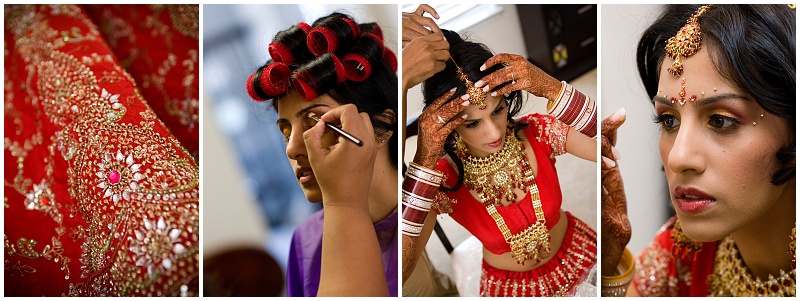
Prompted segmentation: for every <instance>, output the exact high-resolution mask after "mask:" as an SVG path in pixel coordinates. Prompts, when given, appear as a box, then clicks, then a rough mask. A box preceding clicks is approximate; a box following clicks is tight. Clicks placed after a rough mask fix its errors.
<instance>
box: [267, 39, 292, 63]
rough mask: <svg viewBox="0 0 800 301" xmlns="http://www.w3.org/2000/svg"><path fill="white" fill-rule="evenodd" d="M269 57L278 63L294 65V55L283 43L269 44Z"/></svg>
mask: <svg viewBox="0 0 800 301" xmlns="http://www.w3.org/2000/svg"><path fill="white" fill-rule="evenodd" d="M268 49H269V55H270V56H271V57H272V60H274V61H275V62H278V63H284V64H287V65H288V64H291V63H294V55H292V52H291V51H290V50H289V48H288V47H286V45H284V44H283V43H281V42H272V43H269V48H268Z"/></svg>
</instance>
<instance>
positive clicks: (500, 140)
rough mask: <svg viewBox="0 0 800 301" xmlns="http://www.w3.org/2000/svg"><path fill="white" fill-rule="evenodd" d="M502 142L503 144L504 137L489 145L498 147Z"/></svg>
mask: <svg viewBox="0 0 800 301" xmlns="http://www.w3.org/2000/svg"><path fill="white" fill-rule="evenodd" d="M501 144H503V138H500V139H497V141H494V142H491V143H489V144H487V145H488V146H490V147H498V146H500V145H501Z"/></svg>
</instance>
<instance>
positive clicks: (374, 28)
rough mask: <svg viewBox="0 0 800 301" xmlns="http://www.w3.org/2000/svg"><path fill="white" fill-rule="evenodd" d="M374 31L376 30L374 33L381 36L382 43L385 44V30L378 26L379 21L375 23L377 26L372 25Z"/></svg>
mask: <svg viewBox="0 0 800 301" xmlns="http://www.w3.org/2000/svg"><path fill="white" fill-rule="evenodd" d="M372 31H374V34H375V35H376V36H378V37H379V38H381V44H383V30H381V27H380V26H378V23H375V26H374V27H372Z"/></svg>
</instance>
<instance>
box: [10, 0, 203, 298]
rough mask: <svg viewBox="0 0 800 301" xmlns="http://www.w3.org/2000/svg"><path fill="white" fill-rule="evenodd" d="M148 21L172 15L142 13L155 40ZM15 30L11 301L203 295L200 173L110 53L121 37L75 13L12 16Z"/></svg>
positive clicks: (58, 10) (13, 12)
mask: <svg viewBox="0 0 800 301" xmlns="http://www.w3.org/2000/svg"><path fill="white" fill-rule="evenodd" d="M127 7H129V8H131V9H134V7H132V6H127ZM195 7H196V6H195ZM143 8H147V9H150V10H151V14H154V15H157V13H158V12H159V11H160V12H161V13H163V14H167V13H169V12H171V10H170V9H167V8H164V7H163V6H142V7H138V6H137V7H135V10H136V11H138V12H139V13H141V14H142V15H140V16H142V17H143V19H142V20H140V21H141V23H145V24H152V26H156V25H155V24H156V23H157V22H156V23H150V22H149V21H148V20H149V19H148V18H147V17H145V14H146V13H145V10H143ZM187 17H190V16H187ZM113 20H115V19H112V21H109V22H111V23H113V22H114V21H113ZM195 20H196V16H195ZM4 22H5V27H4V39H5V43H4V63H5V70H4V71H5V77H4V83H5V85H4V95H5V97H4V108H5V110H4V126H5V130H4V135H5V139H4V151H3V156H4V160H5V174H4V179H5V181H4V199H3V201H4V217H5V220H4V232H5V233H4V243H5V245H4V249H5V254H4V267H5V278H4V289H5V295H6V296H42V295H44V296H62V295H67V296H158V295H180V294H181V290H182V288H184V289H188V290H194V291H195V292H196V291H197V282H194V284H193V285H192V284H191V282H192V279H195V278H196V277H197V275H198V272H199V271H198V260H199V252H198V251H199V239H198V233H199V227H200V225H199V219H198V205H199V204H198V191H199V187H198V180H199V172H198V165H197V163H196V162H195V160H194V159H193V157H192V156H191V155H190V154H189V152H188V151H187V150H186V149H185V148H184V147H183V146H182V145H181V144H180V142H179V141H178V140H177V139H176V138H175V137H174V136H172V135H171V134H170V131H169V130H168V129H167V128H166V127H165V126H164V123H162V121H161V120H160V119H159V118H158V117H157V115H156V114H155V113H154V112H153V110H152V109H151V108H150V106H149V105H148V103H147V102H146V101H145V99H144V98H143V96H142V95H141V94H140V93H139V90H138V89H137V86H136V81H135V80H134V78H133V77H132V76H131V75H130V74H129V73H128V72H127V71H126V70H125V69H124V68H123V64H121V63H120V61H119V60H117V57H116V56H115V55H114V53H113V51H112V49H111V48H109V45H108V44H107V43H106V41H107V39H106V37H105V36H103V35H102V34H101V33H100V31H99V29H98V26H99V27H102V26H106V25H108V24H95V23H94V22H93V21H92V20H91V19H90V18H88V17H87V15H86V14H85V13H84V11H83V9H82V8H81V7H80V6H75V5H6V6H5V7H4ZM153 22H155V21H153ZM167 24H169V25H166V24H165V26H164V27H159V28H162V29H163V30H167V31H174V30H176V29H174V28H173V27H174V23H167ZM144 26H149V25H144ZM153 30H155V29H153ZM139 38H140V39H143V38H142V37H139ZM150 45H156V43H153V44H150ZM193 47H194V48H195V49H197V47H198V44H197V43H196V42H195V44H194V46H193ZM164 80H165V81H173V80H181V79H180V78H177V77H172V76H167V77H164ZM178 86H181V85H180V84H179V85H178ZM193 89H194V90H195V91H194V93H197V91H196V90H197V86H196V85H195V86H194V88H193ZM187 284H189V285H187ZM184 285H187V286H185V287H184Z"/></svg>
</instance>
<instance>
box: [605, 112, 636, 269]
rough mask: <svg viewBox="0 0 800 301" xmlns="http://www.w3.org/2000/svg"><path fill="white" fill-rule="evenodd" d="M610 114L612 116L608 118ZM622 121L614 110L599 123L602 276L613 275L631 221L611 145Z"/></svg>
mask: <svg viewBox="0 0 800 301" xmlns="http://www.w3.org/2000/svg"><path fill="white" fill-rule="evenodd" d="M620 115H621V116H620ZM612 117H614V118H613V119H612ZM624 121H625V116H624V113H623V112H617V113H614V114H613V115H612V116H610V117H607V118H606V119H604V120H603V123H602V137H601V139H602V148H601V151H600V152H601V155H602V156H603V157H604V160H603V162H601V180H602V191H601V193H600V196H601V197H600V199H601V212H602V214H601V225H600V231H602V233H603V239H602V241H601V245H602V248H603V254H602V258H601V261H602V262H601V268H602V271H603V272H602V273H603V275H605V276H610V275H614V274H615V273H616V270H617V265H618V263H619V260H620V258H621V257H622V253H623V252H624V250H625V246H626V245H627V244H628V242H629V241H630V239H631V225H630V221H629V220H628V214H627V201H626V198H625V190H624V187H623V184H622V175H621V174H620V173H619V167H618V165H617V164H616V162H615V161H616V160H618V159H619V158H618V157H619V155H618V153H616V152H615V151H614V149H613V146H614V145H615V144H616V140H617V129H618V128H619V126H620V125H622V123H623V122H624ZM605 158H608V159H611V160H613V161H612V163H613V164H614V166H610V165H608V164H607V163H605V161H606V159H605Z"/></svg>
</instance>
